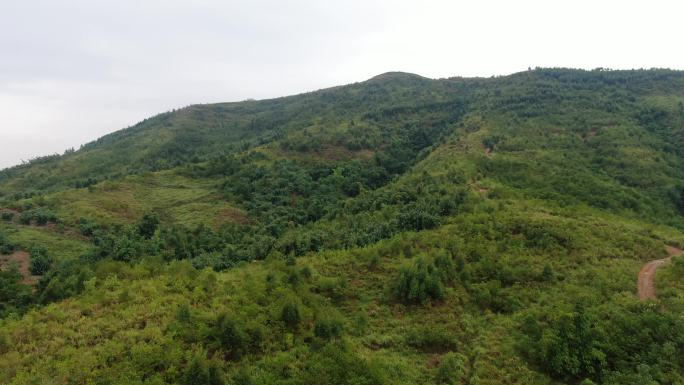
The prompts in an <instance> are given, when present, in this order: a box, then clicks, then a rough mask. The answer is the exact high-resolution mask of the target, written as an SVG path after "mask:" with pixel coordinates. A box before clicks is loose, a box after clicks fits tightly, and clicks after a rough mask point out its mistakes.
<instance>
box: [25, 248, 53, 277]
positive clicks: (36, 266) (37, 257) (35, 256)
mask: <svg viewBox="0 0 684 385" xmlns="http://www.w3.org/2000/svg"><path fill="white" fill-rule="evenodd" d="M53 262H54V259H53V258H52V257H51V256H50V255H48V252H47V250H46V249H45V248H44V247H41V246H33V247H32V248H31V266H30V270H31V274H33V275H43V274H45V273H46V272H47V271H48V270H50V267H51V266H52V263H53Z"/></svg>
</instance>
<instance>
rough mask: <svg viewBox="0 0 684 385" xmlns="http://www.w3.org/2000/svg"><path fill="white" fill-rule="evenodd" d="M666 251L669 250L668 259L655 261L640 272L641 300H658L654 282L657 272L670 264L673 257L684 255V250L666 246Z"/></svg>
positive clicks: (639, 287)
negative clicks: (661, 267)
mask: <svg viewBox="0 0 684 385" xmlns="http://www.w3.org/2000/svg"><path fill="white" fill-rule="evenodd" d="M665 249H666V250H667V254H669V256H668V257H667V258H662V259H656V260H655V261H650V262H648V263H647V264H645V265H644V267H642V268H641V271H639V280H638V283H637V291H638V292H639V299H642V300H646V299H655V298H656V293H655V284H654V282H653V280H654V279H655V273H656V270H657V269H658V268H659V267H660V266H662V265H664V264H666V263H668V262H670V260H671V259H672V257H673V256H675V255H679V254H684V250H681V249H678V248H676V247H673V246H665Z"/></svg>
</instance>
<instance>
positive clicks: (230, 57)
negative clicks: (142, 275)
mask: <svg viewBox="0 0 684 385" xmlns="http://www.w3.org/2000/svg"><path fill="white" fill-rule="evenodd" d="M682 15H684V5H680V4H679V2H678V1H661V0H649V1H629V0H624V1H609V0H603V1H602V0H592V1H585V0H575V1H560V0H558V1H548V0H546V1H536V0H517V1H510V0H508V1H494V0H478V1H458V0H451V1H442V0H421V1H404V0H358V1H351V0H335V1H323V0H251V1H233V0H114V1H112V0H73V1H70V0H43V1H41V0H21V1H12V0H0V168H3V167H8V166H12V165H15V164H19V163H21V162H22V161H23V160H28V159H31V158H33V157H36V156H40V155H48V154H53V153H62V152H63V151H64V150H65V149H67V148H71V147H74V148H78V147H79V146H80V145H81V144H84V143H87V142H89V141H91V140H94V139H96V138H98V137H100V136H102V135H104V134H107V133H110V132H113V131H116V130H118V129H121V128H125V127H128V126H131V125H133V124H135V123H136V122H138V121H140V120H142V119H144V118H146V117H149V116H152V115H155V114H157V113H160V112H164V111H168V110H171V109H173V108H180V107H184V106H187V105H190V104H196V103H212V102H227V101H239V100H244V99H249V98H254V99H262V98H272V97H278V96H285V95H291V94H297V93H302V92H306V91H313V90H316V89H321V88H325V87H331V86H336V85H341V84H348V83H353V82H357V81H363V80H366V79H368V78H370V77H372V76H375V75H378V74H380V73H384V72H387V71H406V72H412V73H417V74H420V75H423V76H427V77H431V78H440V77H451V76H493V75H506V74H510V73H514V72H519V71H524V70H526V69H527V68H528V67H537V66H539V67H574V68H585V69H592V68H596V67H607V68H614V69H631V68H652V67H659V68H674V69H684V50H682V49H681V47H682V43H681V38H682V37H684V22H682Z"/></svg>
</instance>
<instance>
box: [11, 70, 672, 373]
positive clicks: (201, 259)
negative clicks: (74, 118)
mask: <svg viewBox="0 0 684 385" xmlns="http://www.w3.org/2000/svg"><path fill="white" fill-rule="evenodd" d="M683 87H684V76H683V75H682V73H681V72H676V71H667V70H651V71H603V70H596V71H576V70H568V69H536V70H533V71H527V72H523V73H519V74H515V75H511V76H507V77H499V78H491V79H462V78H454V79H440V80H430V79H424V78H420V77H418V76H413V75H409V74H396V73H395V74H386V75H383V76H380V77H377V78H374V79H371V80H369V81H367V82H363V83H358V84H354V85H350V86H345V87H338V88H335V89H329V90H321V91H318V92H315V93H310V94H304V95H298V96H295V97H289V98H280V99H275V100H265V101H259V102H255V101H247V102H242V103H231V104H218V105H203V106H193V107H188V108H185V109H182V110H179V111H174V112H171V113H165V114H161V115H159V116H157V117H154V118H151V119H148V120H146V121H144V122H141V123H140V124H138V125H136V126H134V127H131V128H129V129H126V130H123V131H120V132H117V133H114V134H112V135H109V136H106V137H104V138H101V139H99V140H98V141H96V142H93V143H90V144H88V145H86V146H84V147H83V148H82V149H80V150H78V151H73V152H68V153H66V154H65V155H63V156H50V157H44V158H38V159H34V160H32V161H31V162H29V163H28V164H26V165H22V166H19V167H16V168H12V169H8V170H3V171H0V205H1V206H2V207H1V208H0V212H3V213H5V212H10V211H9V209H8V208H10V207H11V208H12V211H11V212H14V210H18V211H19V212H21V214H20V215H19V218H18V220H17V222H18V223H17V222H14V218H10V219H4V218H3V219H4V220H3V222H2V223H0V248H1V247H3V246H4V247H6V250H5V251H7V252H11V251H14V250H31V249H32V248H33V246H36V247H35V249H34V250H32V266H31V270H32V271H33V272H34V273H39V272H42V273H43V277H42V279H41V280H40V282H39V283H38V284H37V285H36V286H35V287H34V288H31V287H29V286H28V285H25V284H24V283H22V282H30V281H31V279H30V277H22V275H21V273H20V271H21V272H24V273H25V270H24V269H25V267H26V266H25V265H21V270H17V268H16V266H15V267H14V268H12V266H11V265H12V264H13V263H12V261H11V259H13V258H16V255H15V256H12V257H9V256H2V259H0V263H1V264H2V269H3V270H2V273H0V281H2V282H0V306H1V307H0V309H1V312H0V313H1V314H0V317H3V319H2V320H0V324H2V327H1V328H0V373H2V374H0V383H38V382H41V381H44V380H45V379H46V378H47V379H50V381H51V382H54V383H57V384H64V383H136V382H149V383H181V384H195V383H202V384H206V383H215V384H219V383H223V382H224V380H223V373H224V372H225V374H226V378H228V379H229V380H228V382H229V383H230V382H233V383H238V384H273V383H283V384H293V385H295V384H302V385H303V384H382V383H392V384H394V383H396V384H415V383H426V384H428V383H437V384H465V383H472V384H476V383H477V384H495V383H511V384H549V383H572V384H577V383H580V381H583V382H584V383H586V384H591V383H602V384H655V383H662V384H678V383H684V374H682V373H684V368H683V367H682V363H681V359H679V357H681V356H682V352H683V350H684V342H683V340H682V337H681V336H682V335H684V330H683V329H682V322H681V320H680V318H681V317H680V316H679V315H680V313H681V310H682V309H684V305H682V304H684V300H682V298H684V295H683V294H682V293H684V291H683V290H684V287H683V286H682V285H681V282H680V281H681V277H682V276H684V274H683V273H682V271H684V268H682V266H681V265H682V263H681V261H680V259H681V258H674V259H673V263H672V265H671V266H668V267H663V270H664V271H662V273H661V271H659V273H658V276H657V279H658V282H657V283H658V298H659V299H658V301H659V302H656V303H655V304H654V303H653V302H649V303H638V302H637V301H636V300H635V299H633V298H632V297H633V296H634V295H633V293H634V289H635V288H634V284H635V275H636V272H637V271H638V270H639V268H640V266H641V265H642V263H643V262H644V261H646V260H652V259H657V258H662V257H663V256H664V254H663V252H662V246H663V243H664V242H667V243H668V244H672V245H683V244H684V237H682V235H681V229H684V217H683V216H682V215H681V213H682V212H684V209H683V207H684V199H683V197H684V187H682V186H683V184H682V182H681V180H682V179H684V171H683V170H684V160H683V159H684V151H683V150H682V149H683V148H684V135H682V133H681V129H680V128H681V127H682V125H683V124H684V107H683V106H684V95H683V92H682V89H684V88H683ZM160 133H163V135H161V134H160ZM74 187H76V188H74ZM50 223H54V225H50V226H42V225H46V224H50ZM7 245H11V248H9V246H7ZM0 251H2V250H0ZM19 254H21V253H19ZM50 257H54V261H53V260H52V258H50ZM247 262H249V263H247ZM15 265H16V264H15ZM67 298H69V299H68V300H65V299H67ZM388 299H389V300H388ZM47 303H53V304H51V305H49V306H44V305H45V304H47ZM574 303H587V304H593V305H590V306H589V305H587V306H585V307H576V308H573V307H572V305H569V304H574ZM427 304H432V305H435V306H404V305H427ZM30 309H35V310H32V311H28V310H30ZM521 320H523V321H522V324H521V322H520V321H521ZM36 346H39V347H41V348H40V349H39V350H36ZM457 348H458V349H457ZM456 350H458V353H457V352H456Z"/></svg>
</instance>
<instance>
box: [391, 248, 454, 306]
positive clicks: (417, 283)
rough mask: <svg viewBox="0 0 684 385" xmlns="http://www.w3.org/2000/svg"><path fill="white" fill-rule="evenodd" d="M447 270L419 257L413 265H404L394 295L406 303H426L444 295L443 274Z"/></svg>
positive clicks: (397, 278) (396, 280)
mask: <svg viewBox="0 0 684 385" xmlns="http://www.w3.org/2000/svg"><path fill="white" fill-rule="evenodd" d="M444 274H448V273H447V272H445V271H443V270H441V269H440V267H438V266H436V265H435V264H434V262H428V261H426V260H425V258H422V257H419V258H418V259H417V260H416V261H415V262H414V263H413V264H412V265H411V266H404V267H402V268H401V269H400V270H399V275H398V276H397V277H396V278H395V281H394V288H393V295H394V297H395V298H396V299H397V300H399V301H401V302H403V303H404V304H407V305H408V304H425V303H427V302H428V301H429V300H440V299H442V298H443V297H444V282H443V281H442V276H443V275H444Z"/></svg>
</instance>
